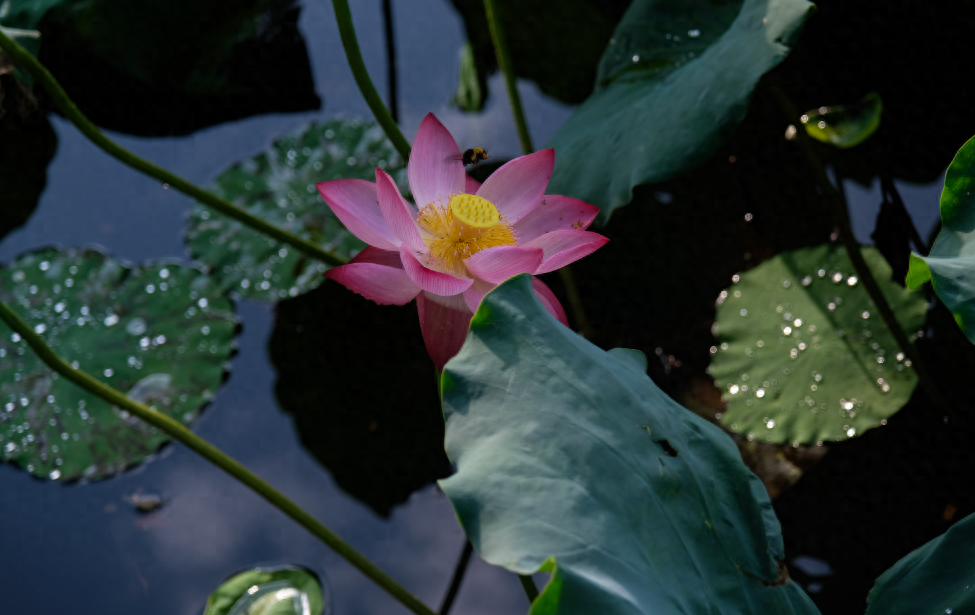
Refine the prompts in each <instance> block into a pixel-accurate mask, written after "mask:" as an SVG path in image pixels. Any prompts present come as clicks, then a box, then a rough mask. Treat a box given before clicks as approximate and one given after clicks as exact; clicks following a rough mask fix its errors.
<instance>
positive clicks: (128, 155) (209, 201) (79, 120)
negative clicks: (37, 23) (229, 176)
mask: <svg viewBox="0 0 975 615" xmlns="http://www.w3.org/2000/svg"><path fill="white" fill-rule="evenodd" d="M0 49H3V51H4V52H6V53H7V55H9V56H10V57H11V58H12V59H13V61H14V62H15V63H16V64H17V65H18V66H21V67H23V68H25V69H27V70H28V71H29V72H30V73H31V74H32V75H33V76H34V78H35V79H36V80H37V82H38V83H40V84H41V86H42V87H43V88H44V89H45V90H47V93H48V94H50V96H51V99H52V100H54V102H55V104H57V106H58V108H59V109H61V112H62V113H64V115H65V117H67V118H68V120H70V121H71V123H72V124H74V125H75V126H76V127H77V128H78V130H80V131H81V133H82V134H83V135H85V136H86V137H88V139H89V140H90V141H91V142H92V143H94V144H95V145H97V146H98V147H99V148H101V150H102V151H104V152H105V153H107V154H108V155H109V156H112V157H113V158H115V159H117V160H119V161H120V162H122V163H123V164H126V165H128V166H130V167H132V168H133V169H135V170H137V171H139V172H141V173H145V174H146V175H148V176H149V177H153V178H155V179H158V180H159V181H161V182H163V184H167V185H169V186H171V187H173V188H174V189H176V190H179V191H180V192H182V193H183V194H185V195H187V196H189V197H191V198H193V199H196V200H197V201H199V202H200V203H202V204H204V205H206V206H207V207H209V208H211V209H213V210H214V211H217V212H219V213H221V214H223V215H225V216H227V217H228V218H233V219H234V220H237V221H238V222H240V223H241V224H244V225H246V226H249V227H251V228H252V229H254V230H255V231H258V232H260V233H264V234H265V235H267V236H268V237H273V238H274V239H277V240H278V241H280V242H281V243H286V244H288V245H291V246H294V247H295V248H297V249H298V250H299V251H301V252H302V253H304V254H306V255H308V256H309V257H311V258H314V259H315V260H319V261H321V262H323V263H325V264H327V265H332V266H337V265H342V264H344V263H346V262H347V260H346V259H344V258H342V257H341V256H338V255H336V254H333V253H331V252H329V251H327V250H324V249H322V248H321V247H320V246H318V245H315V244H314V243H312V242H310V241H308V240H306V239H302V238H301V237H298V236H297V235H293V234H291V233H289V232H287V231H285V230H282V229H279V228H278V227H276V226H274V225H272V224H269V223H267V222H266V221H264V220H262V219H260V218H258V217H257V216H254V215H252V214H250V213H248V212H246V211H244V210H243V209H240V208H239V207H237V206H236V205H234V204H233V203H231V202H230V201H227V200H224V199H221V198H220V197H218V196H217V195H215V194H213V193H211V192H208V191H206V190H204V189H203V188H200V187H199V186H197V185H195V184H193V183H191V182H189V181H187V180H185V179H183V178H182V177H180V176H178V175H176V174H175V173H171V172H170V171H167V170H166V169H164V168H162V167H160V166H158V165H156V164H153V163H152V162H149V161H148V160H146V159H145V158H141V157H139V156H137V155H135V154H133V153H132V152H130V151H129V150H127V149H125V148H124V147H122V146H121V145H119V144H118V143H116V142H115V141H112V140H111V139H109V138H108V137H106V136H105V134H104V133H103V132H102V131H101V130H99V129H98V127H96V126H95V125H94V124H93V123H92V122H91V120H89V119H88V118H87V117H85V115H84V114H83V113H82V112H81V111H80V110H79V109H78V107H77V105H75V104H74V101H72V100H71V98H70V97H69V96H68V94H67V92H65V91H64V88H62V87H61V84H59V83H58V82H57V80H56V79H55V78H54V76H53V75H51V73H50V72H49V71H48V70H47V68H45V67H44V65H43V64H41V63H40V62H39V61H38V60H37V58H35V57H34V56H33V55H31V54H30V52H28V51H27V50H26V49H24V48H23V47H21V46H20V45H18V44H17V43H16V42H15V41H14V40H13V39H11V38H10V37H9V36H7V35H6V34H5V33H4V32H3V31H2V30H0Z"/></svg>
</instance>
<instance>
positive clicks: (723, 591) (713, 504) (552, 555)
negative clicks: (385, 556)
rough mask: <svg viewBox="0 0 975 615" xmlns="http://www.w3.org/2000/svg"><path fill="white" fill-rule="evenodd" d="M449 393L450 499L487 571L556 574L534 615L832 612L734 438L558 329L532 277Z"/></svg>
mask: <svg viewBox="0 0 975 615" xmlns="http://www.w3.org/2000/svg"><path fill="white" fill-rule="evenodd" d="M442 387H443V408H444V416H445V417H446V450H447V455H448V457H449V458H450V460H451V461H452V462H453V463H454V464H455V466H456V468H457V473H456V474H454V475H453V476H451V477H450V478H447V479H445V480H443V481H441V483H440V484H441V487H442V488H443V490H444V493H446V494H447V497H449V498H450V501H451V502H452V503H453V505H454V509H455V511H456V513H457V516H458V518H459V519H460V522H461V525H462V526H463V527H464V531H465V532H466V533H467V536H468V538H470V540H471V542H472V543H473V544H474V547H475V549H476V550H477V552H478V553H479V554H480V555H481V557H482V558H484V559H485V560H486V561H488V562H489V563H492V564H495V565H499V566H504V567H505V568H508V569H509V570H512V571H515V572H518V573H522V574H528V573H533V572H535V571H538V570H543V571H549V572H551V573H552V577H551V580H550V582H549V584H548V585H547V586H546V587H545V589H544V591H543V592H542V594H541V596H540V597H539V598H538V599H537V600H536V602H535V604H534V606H533V607H532V610H531V612H532V615H542V614H546V615H549V614H556V613H558V614H560V615H569V614H573V615H574V614H579V615H582V614H585V615H592V614H593V613H599V614H600V615H612V614H617V613H626V614H641V613H642V614H648V615H649V614H651V613H652V614H653V615H666V614H671V613H674V614H676V613H718V612H721V613H736V614H746V613H754V614H758V613H761V614H767V613H776V614H787V613H796V614H799V613H801V614H812V613H818V611H817V610H816V608H815V606H813V604H812V602H811V601H810V600H809V598H808V597H807V596H806V595H805V594H804V593H803V592H802V590H801V589H799V587H798V586H797V585H796V584H795V583H793V582H792V581H790V580H789V579H788V577H787V574H786V570H785V567H784V565H783V564H782V558H783V550H782V538H781V535H780V530H779V523H778V521H777V520H776V518H775V514H774V512H773V511H772V506H771V503H770V501H769V499H768V495H767V493H766V491H765V488H764V487H763V486H762V483H761V481H760V480H759V479H758V478H757V477H756V476H755V475H754V474H752V473H751V472H750V471H749V470H748V469H747V468H746V467H745V465H744V464H743V463H742V461H741V457H740V455H739V453H738V449H737V447H736V446H735V445H734V443H733V442H732V441H731V438H729V437H728V436H727V435H726V434H724V433H723V432H722V431H721V430H720V429H719V428H718V427H716V426H714V425H712V424H710V423H708V422H707V421H705V420H704V419H702V418H700V417H698V416H697V415H695V414H694V413H692V412H690V411H689V410H685V409H684V408H682V407H680V406H679V405H678V404H677V403H676V402H674V401H673V400H671V399H670V398H669V397H668V396H667V395H666V394H664V393H663V392H662V391H661V390H660V389H658V388H657V387H656V386H655V385H654V384H653V382H652V381H651V380H650V379H649V378H648V377H647V376H646V374H645V373H644V372H642V371H641V370H640V366H639V365H638V364H637V362H636V361H634V358H633V351H622V352H621V351H614V352H612V353H607V352H604V351H602V350H600V349H599V348H597V347H596V346H594V345H592V344H590V343H589V342H587V341H586V340H585V339H583V338H582V337H580V336H578V335H576V334H575V333H573V332H572V331H570V330H569V329H568V328H567V327H564V326H563V325H561V324H559V323H558V321H556V320H555V319H554V318H553V317H552V316H550V315H549V314H548V313H547V312H546V311H545V309H544V308H543V307H542V306H541V304H540V303H539V302H538V300H537V299H536V298H535V296H534V294H533V292H532V288H531V278H530V277H529V276H527V275H521V276H517V277H515V278H512V279H511V280H508V281H507V282H505V283H503V284H501V285H500V286H498V287H497V288H496V289H495V290H493V291H492V292H490V293H488V295H487V296H486V297H485V299H484V301H483V302H482V303H481V306H480V308H478V311H477V313H476V314H475V315H474V318H473V319H472V321H471V328H470V333H469V334H468V337H467V341H466V342H465V344H464V347H463V348H462V350H461V351H460V354H458V355H457V356H456V357H455V358H454V359H452V360H451V361H450V362H449V363H447V365H446V367H445V368H444V373H443V377H442Z"/></svg>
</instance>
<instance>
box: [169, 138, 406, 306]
mask: <svg viewBox="0 0 975 615" xmlns="http://www.w3.org/2000/svg"><path fill="white" fill-rule="evenodd" d="M377 166H378V167H380V168H384V169H385V170H386V171H387V172H388V173H390V174H393V175H394V177H396V176H397V175H402V174H401V173H399V172H400V171H402V170H403V169H404V166H403V160H402V158H400V156H399V155H398V154H397V153H396V151H395V150H394V149H393V146H392V145H391V144H390V143H389V141H388V140H387V139H386V136H385V134H384V133H383V131H382V129H381V128H380V127H379V126H377V125H376V124H374V123H372V122H365V121H362V120H356V119H353V120H331V121H328V122H324V123H320V124H319V123H313V124H310V125H309V126H306V127H304V128H302V129H300V130H298V131H296V132H293V133H291V134H290V135H287V136H285V137H282V138H281V139H278V140H277V141H275V142H274V144H273V145H271V147H269V148H268V150H267V151H266V152H264V153H263V154H260V155H259V156H257V157H255V158H252V159H250V160H247V161H245V162H242V163H238V164H235V165H234V166H232V167H231V168H229V169H227V170H226V171H224V172H223V173H222V174H220V176H219V177H218V178H217V181H216V183H215V185H214V186H212V187H211V189H212V190H213V192H215V193H216V194H218V195H219V196H221V197H223V198H225V199H228V200H230V201H233V202H234V204H236V205H237V206H239V207H242V208H244V209H246V210H247V211H248V212H250V213H252V214H254V215H255V216H258V217H260V218H263V219H264V220H267V221H268V222H270V223H271V224H273V225H275V226H277V227H278V228H282V229H284V230H286V231H288V232H291V233H294V234H296V235H298V236H299V237H303V238H305V239H308V240H310V241H313V242H315V243H317V244H319V245H321V246H322V247H323V248H325V249H326V250H329V251H331V252H333V253H335V254H337V255H339V256H343V257H346V258H351V257H352V256H354V255H355V254H357V253H358V252H359V250H361V249H363V248H364V247H365V244H364V243H362V242H361V241H360V240H359V239H358V238H356V237H355V236H354V235H353V234H352V233H350V232H349V231H347V230H346V229H345V227H344V226H342V223H341V222H339V219H338V218H336V217H335V215H334V214H333V213H332V210H331V209H329V207H328V205H326V204H325V201H323V200H322V197H321V195H320V194H319V193H318V190H317V189H316V188H315V183H316V182H320V181H325V180H328V179H339V178H353V179H365V180H368V181H376V167H377ZM401 179H402V178H401ZM184 239H185V241H186V245H187V247H188V248H189V251H190V254H191V255H192V256H193V258H195V259H197V260H199V261H200V262H202V263H203V264H204V266H205V267H206V268H207V272H208V273H210V275H212V276H213V277H214V278H215V279H216V280H217V283H218V284H220V287H221V289H222V290H224V291H233V292H235V293H237V294H238V295H240V296H242V297H247V298H250V299H266V300H275V299H283V298H285V297H289V296H291V297H294V296H296V295H298V294H300V293H303V292H305V291H307V290H309V289H312V288H315V287H316V286H318V285H319V284H320V283H321V281H322V273H323V272H324V271H325V270H326V268H327V267H326V266H325V265H324V264H323V263H320V262H318V261H314V260H311V259H309V258H308V257H306V256H304V255H303V254H302V253H301V252H299V251H297V250H296V249H294V248H292V247H291V246H286V245H282V244H279V243H278V242H277V241H275V240H274V239H270V238H268V237H267V236H265V235H263V234H261V233H258V232H257V231H254V230H251V229H250V228H249V227H246V226H244V225H243V224H241V223H240V222H237V221H236V220H231V219H230V218H226V217H224V216H222V215H220V214H217V213H214V212H212V211H211V210H210V209H208V208H206V207H204V206H202V205H197V206H196V207H195V208H194V209H193V211H192V212H190V215H189V222H188V225H187V229H186V235H185V238H184Z"/></svg>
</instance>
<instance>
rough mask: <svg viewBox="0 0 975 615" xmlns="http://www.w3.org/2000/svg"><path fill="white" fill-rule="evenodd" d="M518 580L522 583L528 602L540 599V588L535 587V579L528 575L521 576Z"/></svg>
mask: <svg viewBox="0 0 975 615" xmlns="http://www.w3.org/2000/svg"><path fill="white" fill-rule="evenodd" d="M518 580H519V581H521V586H522V587H523V588H524V590H525V595H526V596H528V602H530V603H531V602H535V598H538V588H537V587H535V579H533V578H531V577H530V576H528V575H527V574H519V575H518Z"/></svg>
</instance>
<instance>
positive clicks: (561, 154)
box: [548, 0, 813, 222]
mask: <svg viewBox="0 0 975 615" xmlns="http://www.w3.org/2000/svg"><path fill="white" fill-rule="evenodd" d="M739 7H740V11H739V10H738V9H739ZM812 7H813V5H812V4H811V3H809V2H807V1H806V0H745V1H744V3H740V2H734V1H732V2H723V1H720V0H693V1H688V0H637V1H636V2H634V3H633V5H631V6H630V8H629V10H628V11H627V13H626V15H624V17H623V20H622V21H621V22H620V24H619V26H618V27H617V28H616V31H615V33H614V34H613V38H612V39H611V40H610V45H609V47H608V48H607V50H606V52H605V54H604V55H603V58H602V60H601V62H600V67H599V77H598V80H597V85H598V86H599V87H600V89H599V90H597V91H596V93H594V94H593V95H592V96H591V97H590V98H589V99H588V100H587V101H586V102H585V103H583V105H582V106H581V107H580V108H579V109H578V110H577V111H576V112H575V114H573V115H572V117H570V118H569V120H568V121H567V122H566V123H565V124H564V125H563V126H562V128H560V129H559V132H558V133H557V134H556V135H555V137H554V138H553V139H552V141H551V146H552V147H554V148H555V151H556V158H555V171H554V173H553V175H552V181H551V183H550V184H549V190H548V192H549V193H550V194H564V195H567V196H572V197H575V198H578V199H582V200H584V201H587V202H589V203H592V204H593V205H596V206H598V207H600V208H601V209H602V210H603V211H602V214H601V220H602V221H603V222H605V221H606V220H607V219H608V217H609V215H610V213H611V212H612V211H613V209H615V208H617V207H620V206H622V205H626V204H627V203H629V202H630V200H631V198H632V195H633V188H634V187H635V186H637V185H640V184H647V183H653V182H659V181H663V180H666V179H669V178H672V177H675V176H677V175H680V174H681V173H683V172H684V171H687V170H689V169H690V168H692V167H694V166H696V165H698V164H700V163H702V162H703V161H704V160H705V159H706V158H707V157H708V156H710V155H711V154H712V153H713V152H714V151H715V150H716V149H717V148H718V147H720V145H721V144H722V143H723V142H724V141H725V140H726V139H727V138H728V137H729V136H730V135H731V133H732V132H733V131H734V130H735V128H737V127H738V124H740V123H741V121H742V119H744V117H745V112H746V111H747V109H748V103H749V100H750V99H751V95H752V90H753V89H754V87H755V85H756V83H757V82H758V80H759V78H760V77H761V76H762V75H763V74H764V73H765V72H766V71H768V70H770V69H771V68H773V67H774V66H776V65H777V64H778V63H779V62H781V61H782V60H783V59H784V58H785V57H786V56H787V55H788V53H789V51H790V50H791V48H792V45H793V44H794V42H795V40H796V38H797V36H798V34H799V32H800V30H801V29H802V26H803V24H804V23H805V20H806V16H807V15H808V14H809V12H810V10H811V8H812Z"/></svg>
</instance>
